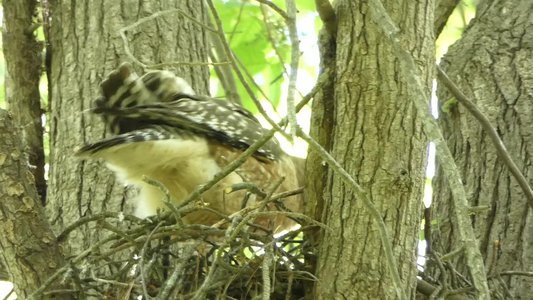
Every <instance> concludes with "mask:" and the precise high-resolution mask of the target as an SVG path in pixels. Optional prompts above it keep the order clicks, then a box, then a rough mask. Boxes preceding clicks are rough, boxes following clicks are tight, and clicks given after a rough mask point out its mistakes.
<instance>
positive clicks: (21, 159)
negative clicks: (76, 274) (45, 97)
mask: <svg viewBox="0 0 533 300" xmlns="http://www.w3.org/2000/svg"><path fill="white" fill-rule="evenodd" d="M19 135H20V132H19V130H16V129H15V127H14V124H13V120H12V118H11V117H10V116H9V115H8V113H7V112H6V111H5V110H0V167H1V169H2V173H1V174H0V199H2V200H1V201H0V230H1V231H2V234H0V253H1V254H2V258H3V261H4V262H5V265H6V266H7V268H6V269H7V271H8V273H9V280H10V281H12V282H15V292H16V293H17V296H18V297H19V299H26V298H28V296H29V295H30V294H31V293H32V292H33V291H35V290H36V289H37V288H39V287H40V286H41V285H42V284H43V283H44V282H45V281H46V280H47V279H48V277H49V276H50V274H53V273H54V272H55V271H57V270H58V269H59V268H61V267H63V265H64V264H65V260H64V258H63V255H62V253H61V252H60V250H59V247H58V245H57V243H56V242H55V236H54V234H53V233H52V228H50V225H49V223H48V221H47V220H46V217H45V214H44V211H43V208H42V206H41V203H40V202H41V201H40V199H39V196H38V194H37V191H36V189H35V181H34V180H33V176H32V175H31V173H30V171H29V169H28V159H27V157H26V155H25V153H24V151H23V147H22V143H21V141H20V139H19V138H18V137H19ZM50 287H51V289H52V290H54V289H58V288H61V284H59V283H56V284H52V285H50ZM55 299H71V298H70V296H69V295H64V296H62V295H59V296H58V297H56V298H55Z"/></svg>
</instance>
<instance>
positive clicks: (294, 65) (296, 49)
mask: <svg viewBox="0 0 533 300" xmlns="http://www.w3.org/2000/svg"><path fill="white" fill-rule="evenodd" d="M285 5H286V6H287V15H288V16H289V18H288V19H286V22H287V27H288V29H289V39H290V41H291V72H290V75H289V87H288V90H287V118H288V120H289V126H290V129H291V137H294V135H296V129H297V127H298V122H297V120H296V109H295V107H294V95H295V92H296V80H297V79H298V63H299V61H300V46H299V45H300V41H299V40H298V30H297V28H296V4H294V0H285Z"/></svg>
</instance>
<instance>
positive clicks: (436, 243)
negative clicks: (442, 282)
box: [428, 0, 533, 299]
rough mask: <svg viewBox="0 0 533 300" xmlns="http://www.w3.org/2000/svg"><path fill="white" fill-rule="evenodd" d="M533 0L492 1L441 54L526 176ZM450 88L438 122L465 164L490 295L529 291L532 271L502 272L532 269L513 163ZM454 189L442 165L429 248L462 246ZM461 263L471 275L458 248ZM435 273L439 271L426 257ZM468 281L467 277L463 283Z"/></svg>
mask: <svg viewBox="0 0 533 300" xmlns="http://www.w3.org/2000/svg"><path fill="white" fill-rule="evenodd" d="M488 3H489V2H488ZM532 14H533V2H531V1H529V0H521V1H503V0H501V1H491V2H490V5H486V6H484V7H479V9H478V13H477V15H478V16H477V17H476V19H474V20H473V21H472V23H471V25H470V26H469V28H468V30H467V31H466V32H465V33H464V36H463V38H462V39H461V40H460V41H458V42H457V43H456V44H455V45H453V46H452V47H451V48H450V50H449V51H448V54H447V55H446V56H445V58H444V60H443V63H442V65H443V68H444V69H445V71H446V72H447V73H448V75H449V76H450V78H451V79H452V80H454V81H455V82H456V83H457V84H458V85H459V86H460V88H461V90H462V91H463V92H464V93H465V94H466V95H467V96H468V97H469V98H471V99H472V100H474V101H475V102H476V104H477V105H478V107H479V108H480V110H481V111H482V112H483V113H485V114H486V115H487V117H488V118H489V119H490V121H491V124H492V125H493V126H494V127H495V128H496V129H497V131H498V133H499V134H500V136H501V137H502V139H503V141H504V143H505V145H506V146H507V150H508V151H509V153H510V155H511V157H512V158H513V159H514V160H515V162H516V164H517V165H518V167H519V168H520V169H521V171H522V172H523V174H524V175H525V176H526V178H529V182H531V181H532V180H531V178H533V167H532V164H531V160H532V157H531V153H533V119H532V113H531V112H532V110H533V96H532V95H533V75H532V73H531V66H532V65H533V57H532V55H531V53H532V51H533V44H532V43H531V40H532V39H533V27H532V26H533V24H532V22H531V15H532ZM451 97H452V96H451V95H450V94H449V92H448V91H447V90H446V88H439V99H440V101H441V102H442V103H444V104H442V107H444V109H443V111H441V116H440V120H441V125H442V128H443V132H444V135H445V137H446V139H447V142H448V144H449V148H450V149H451V151H452V153H453V154H454V157H455V160H456V163H457V165H458V167H459V169H460V170H462V173H463V174H462V176H463V182H464V186H465V190H466V192H467V194H468V195H469V201H470V204H471V205H472V206H477V207H478V208H479V209H478V210H477V212H476V213H474V214H472V216H471V219H472V225H473V226H474V228H475V232H476V234H477V238H478V239H479V246H480V250H481V253H482V254H483V256H484V260H485V267H486V270H487V273H488V275H489V279H491V280H490V281H489V284H490V287H491V293H492V298H494V299H511V298H512V299H529V298H530V297H531V294H533V280H531V277H523V276H517V275H508V274H507V275H505V273H503V272H508V271H531V265H532V263H533V249H532V247H531V245H532V244H533V233H532V231H531V230H530V229H531V225H532V221H533V220H532V218H531V209H530V208H529V207H528V205H527V199H526V196H525V195H524V193H523V192H522V190H521V188H520V186H519V185H518V183H517V181H516V180H515V178H513V177H512V175H510V173H509V170H508V168H507V167H506V166H505V165H504V164H503V163H502V161H501V160H500V159H499V158H498V154H497V152H496V150H495V147H494V146H493V144H492V142H491V141H490V139H489V138H488V136H487V135H486V133H485V132H483V130H482V129H481V126H480V125H479V124H478V121H477V120H475V119H474V118H473V117H472V116H471V115H470V114H469V113H468V112H467V111H466V110H465V109H464V107H461V106H460V105H457V104H454V101H453V98H451ZM451 198H452V196H451V194H450V190H449V188H448V185H447V182H446V179H445V178H444V177H443V175H442V172H441V171H440V170H439V171H438V172H437V176H436V178H435V180H434V196H433V207H432V210H433V214H434V216H433V222H434V223H436V224H437V226H436V228H434V230H433V234H432V238H431V239H432V241H433V244H432V248H433V249H434V250H436V251H437V252H439V253H441V254H445V253H448V252H450V251H453V250H457V249H458V247H459V245H460V244H458V241H457V237H456V236H455V234H454V226H455V224H451V223H450V222H448V221H447V220H449V214H450V204H449V203H450V201H452V200H451ZM452 263H453V265H454V266H455V268H456V270H458V271H459V272H460V273H462V274H464V275H468V274H467V273H466V272H465V271H466V268H465V266H464V263H463V261H462V258H461V257H460V256H459V257H457V258H455V259H454V260H453V261H452ZM428 267H429V271H430V273H432V274H434V276H436V275H435V274H438V273H439V270H438V268H437V266H435V265H432V264H429V265H428ZM463 285H465V283H463Z"/></svg>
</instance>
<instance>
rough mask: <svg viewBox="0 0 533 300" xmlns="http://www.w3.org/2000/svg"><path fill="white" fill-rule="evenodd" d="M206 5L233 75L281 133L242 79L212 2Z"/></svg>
mask: <svg viewBox="0 0 533 300" xmlns="http://www.w3.org/2000/svg"><path fill="white" fill-rule="evenodd" d="M207 4H208V5H209V8H210V10H211V14H212V15H213V19H214V20H215V26H216V28H217V31H216V34H217V35H218V38H219V39H220V41H221V42H222V46H223V48H224V51H225V54H226V56H227V58H228V59H229V61H230V62H231V65H232V66H233V70H234V71H235V74H236V75H237V78H239V80H240V81H241V83H242V85H243V87H244V89H245V90H246V92H247V93H248V95H249V96H250V99H252V101H253V102H254V104H255V106H256V107H257V109H258V110H259V112H260V113H261V115H263V117H264V118H265V119H266V120H267V121H268V123H269V124H270V125H271V126H272V127H273V128H276V129H277V130H278V131H279V132H283V129H281V127H279V125H278V124H276V122H274V121H273V120H272V119H271V118H270V116H269V115H268V114H267V112H266V111H265V109H264V108H263V106H262V105H261V103H260V102H259V100H258V99H257V97H256V96H255V94H254V91H253V90H252V88H251V87H250V85H249V84H248V82H247V81H246V79H245V78H244V76H243V74H242V72H241V69H240V68H239V67H238V64H237V61H236V59H235V56H234V54H233V53H232V51H231V48H230V46H229V44H228V41H227V40H226V36H225V35H224V27H223V26H222V21H221V20H220V16H219V15H218V11H217V9H216V7H215V5H214V4H213V1H212V0H207Z"/></svg>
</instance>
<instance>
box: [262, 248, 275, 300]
mask: <svg viewBox="0 0 533 300" xmlns="http://www.w3.org/2000/svg"><path fill="white" fill-rule="evenodd" d="M273 251H274V246H273V245H272V243H269V244H268V245H267V246H266V247H265V254H263V267H262V270H261V273H262V275H263V276H262V277H263V297H262V300H270V289H271V284H270V267H271V266H272V261H273V259H274V257H273V256H274V254H273V253H272V252H273Z"/></svg>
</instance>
